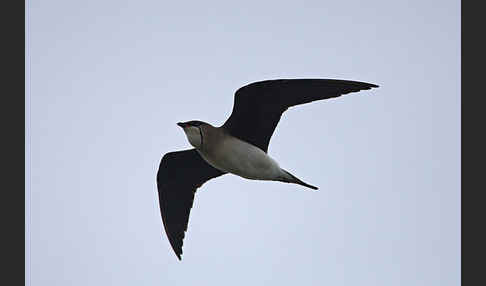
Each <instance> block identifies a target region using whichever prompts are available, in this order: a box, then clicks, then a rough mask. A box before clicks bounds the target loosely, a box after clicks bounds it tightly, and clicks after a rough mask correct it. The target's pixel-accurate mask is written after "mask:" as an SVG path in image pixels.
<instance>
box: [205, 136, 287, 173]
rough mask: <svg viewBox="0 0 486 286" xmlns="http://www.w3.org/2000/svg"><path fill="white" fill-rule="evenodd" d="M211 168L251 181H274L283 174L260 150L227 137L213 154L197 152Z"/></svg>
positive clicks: (276, 164)
mask: <svg viewBox="0 0 486 286" xmlns="http://www.w3.org/2000/svg"><path fill="white" fill-rule="evenodd" d="M199 154H201V156H202V157H203V158H204V160H206V161H207V162H208V163H209V164H210V165H211V166H213V167H215V168H216V169H219V170H221V171H224V172H228V173H232V174H235V175H238V176H241V177H243V178H247V179H252V180H276V179H278V178H281V177H282V176H283V175H284V173H283V172H282V170H281V169H280V167H279V165H278V163H277V162H276V161H275V160H273V159H272V158H270V156H268V155H267V153H265V152H263V151H262V150H261V149H260V148H258V147H255V146H253V145H251V144H248V143H246V142H244V141H242V140H239V139H237V138H235V137H229V138H227V139H226V140H224V142H221V144H220V145H219V146H218V148H217V151H216V152H214V154H212V155H209V154H205V153H203V152H199Z"/></svg>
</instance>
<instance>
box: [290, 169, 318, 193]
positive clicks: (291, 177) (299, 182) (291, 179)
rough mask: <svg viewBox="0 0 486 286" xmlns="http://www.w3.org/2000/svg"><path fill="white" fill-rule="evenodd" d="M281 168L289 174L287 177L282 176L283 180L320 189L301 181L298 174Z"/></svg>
mask: <svg viewBox="0 0 486 286" xmlns="http://www.w3.org/2000/svg"><path fill="white" fill-rule="evenodd" d="M281 170H282V171H283V172H284V173H285V174H286V175H287V176H285V177H283V178H282V180H281V182H285V183H293V184H298V185H301V186H304V187H307V188H311V189H313V190H317V189H318V188H317V187H315V186H312V185H309V184H307V183H305V182H303V181H301V180H300V179H299V178H297V177H296V176H294V175H292V174H290V173H289V172H287V171H286V170H284V169H281Z"/></svg>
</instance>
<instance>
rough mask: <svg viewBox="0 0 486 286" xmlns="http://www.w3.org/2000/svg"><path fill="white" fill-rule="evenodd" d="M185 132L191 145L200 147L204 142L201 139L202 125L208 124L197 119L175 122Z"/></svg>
mask: <svg viewBox="0 0 486 286" xmlns="http://www.w3.org/2000/svg"><path fill="white" fill-rule="evenodd" d="M177 125H179V126H180V127H181V128H182V129H183V130H184V133H186V136H187V140H189V143H191V145H192V146H194V147H195V148H200V147H201V146H202V144H203V142H204V139H203V129H202V128H203V127H204V126H206V125H209V124H208V123H206V122H202V121H198V120H191V121H187V122H179V123H177Z"/></svg>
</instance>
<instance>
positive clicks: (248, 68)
mask: <svg viewBox="0 0 486 286" xmlns="http://www.w3.org/2000/svg"><path fill="white" fill-rule="evenodd" d="M28 13H29V14H30V18H29V21H30V23H29V27H30V38H29V39H28V41H29V42H30V74H29V76H30V91H31V94H30V96H31V98H30V102H29V104H30V105H29V108H30V113H29V114H28V116H30V118H29V121H30V129H29V132H30V133H29V134H30V145H29V146H30V150H28V152H30V156H29V160H30V163H31V169H30V170H29V172H30V179H31V180H30V190H31V194H30V202H29V203H30V213H29V217H30V223H31V224H30V245H28V248H29V254H28V255H30V265H29V267H30V282H31V285H33V286H41V285H46V286H47V285H49V286H56V285H59V286H64V285H72V286H76V285H83V286H85V285H117V286H123V285H171V286H172V285H245V286H246V285H373V286H375V285H383V286H385V285H386V286H389V285H404V286H405V285H406V286H409V285H427V286H431V285H441V286H448V285H460V274H461V273H460V262H461V261H460V87H461V81H460V1H430V0H426V1H424V0H420V1H418V0H413V1H410V0H407V1H384V0H369V1H366V2H364V1H349V0H344V1H290V2H286V1H244V2H241V3H238V4H235V3H234V2H233V3H231V1H177V2H175V1H155V0H153V1H147V0H137V1H126V0H117V1H115V0H102V1H101V0H96V1H95V0H85V1H66V0H43V1H39V0H30V3H29V11H28ZM276 78H337V79H349V80H359V81H365V82H370V83H374V84H378V85H380V88H378V89H373V90H371V91H362V92H359V93H353V94H350V95H346V96H343V97H339V98H336V99H330V100H327V101H319V102H313V103H310V104H306V105H301V106H297V107H294V108H291V109H290V110H288V111H287V112H286V113H284V115H283V117H282V119H281V121H280V123H279V125H278V126H277V129H276V132H275V134H274V135H273V137H272V140H271V142H270V146H269V154H270V156H272V157H273V158H275V159H276V160H277V161H278V162H279V163H280V165H281V166H282V167H283V168H285V169H287V170H288V171H289V172H291V173H293V174H294V175H296V176H297V177H299V178H300V179H302V180H303V181H306V182H308V183H310V184H313V185H316V186H318V187H319V191H317V192H313V191H310V190H308V189H306V188H303V187H300V186H297V185H291V184H284V183H279V182H259V181H250V180H246V179H243V178H240V177H237V176H234V175H225V176H222V177H219V178H217V179H213V180H211V181H209V182H207V183H206V184H205V185H204V186H203V187H202V188H200V189H199V191H198V192H197V194H196V198H195V201H194V206H193V208H192V211H191V216H190V220H189V227H188V231H187V233H186V238H185V240H184V248H183V250H184V254H183V258H182V262H180V261H178V260H177V258H176V256H175V254H174V253H173V251H172V249H171V247H170V244H169V242H168V239H167V237H166V235H165V233H164V229H163V225H162V220H161V217H160V211H159V203H158V196H157V189H156V181H155V177H156V173H157V169H158V165H159V162H160V159H161V157H162V156H163V155H164V154H165V153H167V152H171V151H176V150H182V149H187V148H189V144H188V142H187V140H186V137H185V136H184V134H183V132H182V130H181V129H180V128H179V127H178V126H176V122H178V121H186V120H192V119H198V120H203V121H206V122H209V123H212V124H213V125H220V124H222V123H223V122H224V121H225V120H226V118H227V117H228V116H229V115H230V113H231V109H232V105H233V94H234V92H235V91H236V89H238V88H239V87H240V86H243V85H245V84H248V83H251V82H253V81H260V80H264V79H276ZM28 279H29V278H28Z"/></svg>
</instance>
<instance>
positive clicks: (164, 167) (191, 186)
mask: <svg viewBox="0 0 486 286" xmlns="http://www.w3.org/2000/svg"><path fill="white" fill-rule="evenodd" d="M223 174H224V173H223V172H221V171H219V170H217V169H215V168H213V167H212V166H211V165H209V164H208V163H206V161H204V159H203V158H201V156H200V155H199V153H197V151H196V149H190V150H184V151H177V152H170V153H167V154H165V155H164V157H162V160H161V162H160V166H159V171H158V172H157V189H158V192H159V204H160V213H161V215H162V221H163V223H164V228H165V233H166V234H167V237H168V238H169V242H170V244H171V246H172V249H174V252H175V254H176V255H177V258H179V260H180V259H181V254H182V244H183V239H184V233H185V231H186V230H187V224H188V221H189V213H190V211H191V208H192V203H193V200H194V194H195V192H196V189H197V188H199V187H200V186H201V185H202V184H204V183H205V182H206V181H208V180H210V179H212V178H216V177H218V176H221V175H223Z"/></svg>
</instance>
